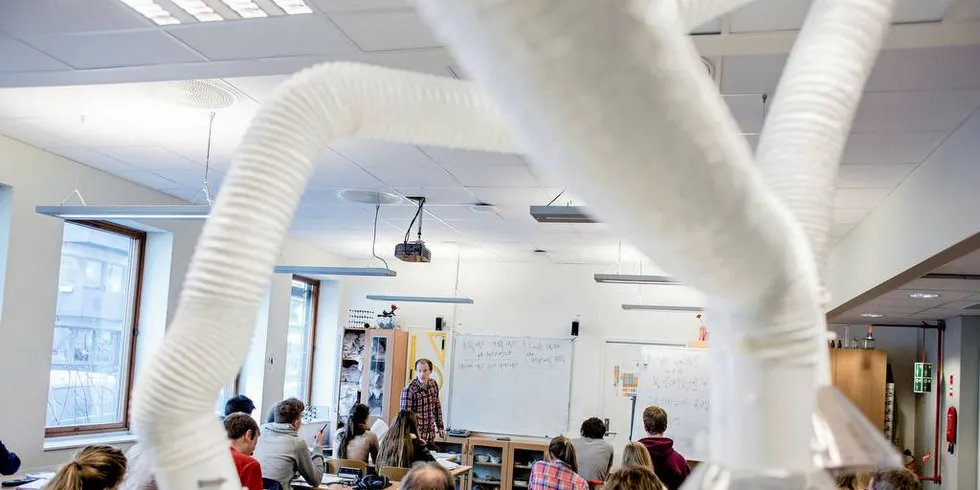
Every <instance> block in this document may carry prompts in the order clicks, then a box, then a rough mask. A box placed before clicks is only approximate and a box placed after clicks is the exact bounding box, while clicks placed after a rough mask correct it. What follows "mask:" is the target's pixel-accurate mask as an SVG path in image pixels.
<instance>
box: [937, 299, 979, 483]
mask: <svg viewBox="0 0 980 490" xmlns="http://www.w3.org/2000/svg"><path fill="white" fill-rule="evenodd" d="M946 327H947V328H946V339H945V342H944V343H943V344H944V348H945V349H946V352H945V357H946V363H945V367H944V372H943V380H942V383H939V386H940V387H941V389H942V392H941V394H942V398H943V405H942V411H941V412H940V413H941V414H942V422H941V425H940V434H941V437H940V453H941V455H942V459H941V460H940V471H941V474H942V476H943V483H942V487H941V488H947V489H960V490H966V489H974V488H978V487H977V481H978V475H977V443H978V442H977V441H978V422H980V418H978V410H980V378H978V376H980V373H978V371H980V359H978V348H980V318H975V317H957V318H951V319H949V320H947V321H946ZM950 376H953V384H952V392H950V385H949V379H950ZM950 407H955V408H956V410H957V411H958V419H957V430H956V446H955V451H954V453H953V454H949V453H948V452H946V447H947V444H946V442H945V434H946V411H947V410H948V409H949V408H950Z"/></svg>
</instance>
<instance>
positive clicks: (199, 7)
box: [170, 0, 225, 22]
mask: <svg viewBox="0 0 980 490" xmlns="http://www.w3.org/2000/svg"><path fill="white" fill-rule="evenodd" d="M170 1H171V2H173V3H174V4H175V5H177V6H178V7H180V9H181V10H183V11H184V12H187V13H188V14H191V15H192V16H194V18H195V19H197V20H199V21H201V22H215V21H219V20H225V18H224V17H222V16H220V15H218V13H217V12H215V11H214V9H212V8H211V7H209V6H208V4H206V3H204V2H203V1H201V0H170Z"/></svg>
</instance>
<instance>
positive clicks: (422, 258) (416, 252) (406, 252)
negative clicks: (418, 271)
mask: <svg viewBox="0 0 980 490" xmlns="http://www.w3.org/2000/svg"><path fill="white" fill-rule="evenodd" d="M409 199H411V200H413V201H415V202H417V203H419V209H418V211H416V212H415V217H414V218H412V222H411V223H409V224H408V229H407V230H405V239H404V240H403V241H402V243H399V244H398V245H395V258H397V259H400V260H403V261H405V262H431V261H432V252H430V251H429V249H428V248H426V246H425V242H423V241H422V206H424V205H425V198H424V197H409ZM415 220H418V221H419V234H418V240H415V241H412V242H410V241H408V234H409V233H411V232H412V226H413V225H414V224H415Z"/></svg>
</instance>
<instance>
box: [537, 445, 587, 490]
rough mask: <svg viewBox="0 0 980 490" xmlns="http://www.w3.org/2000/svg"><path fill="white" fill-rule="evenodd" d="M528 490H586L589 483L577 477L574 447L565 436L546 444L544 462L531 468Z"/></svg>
mask: <svg viewBox="0 0 980 490" xmlns="http://www.w3.org/2000/svg"><path fill="white" fill-rule="evenodd" d="M527 488H528V490H588V488H589V483H588V482H586V481H585V478H582V477H581V476H579V475H578V461H577V460H576V458H575V447H574V446H572V441H570V440H568V438H567V437H565V436H558V437H556V438H554V439H552V440H551V443H549V444H548V450H547V451H545V453H544V461H538V462H537V463H534V466H532V467H531V478H530V479H529V480H528V482H527Z"/></svg>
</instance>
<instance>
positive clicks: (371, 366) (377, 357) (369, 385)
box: [362, 332, 392, 418]
mask: <svg viewBox="0 0 980 490" xmlns="http://www.w3.org/2000/svg"><path fill="white" fill-rule="evenodd" d="M391 346H392V342H391V336H390V335H388V332H370V333H369V334H368V336H367V348H366V349H365V350H366V351H367V356H366V364H367V366H366V369H365V370H364V380H363V383H364V388H363V391H364V395H363V397H362V398H363V399H364V402H363V403H365V404H366V405H367V406H368V409H369V410H370V412H369V413H370V415H371V417H373V418H384V417H386V416H387V415H388V414H387V411H386V408H387V407H386V402H387V401H388V389H389V385H390V384H391V375H390V374H391V373H390V372H389V370H390V369H391V352H390V350H389V349H390V347H391Z"/></svg>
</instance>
